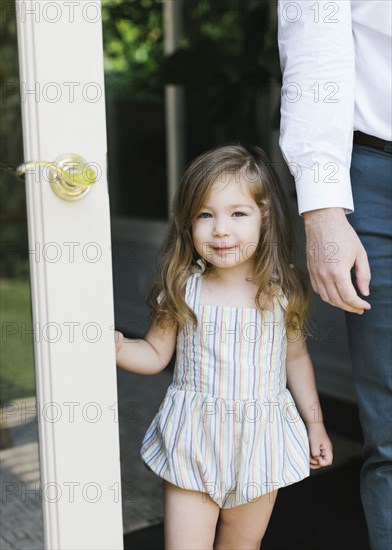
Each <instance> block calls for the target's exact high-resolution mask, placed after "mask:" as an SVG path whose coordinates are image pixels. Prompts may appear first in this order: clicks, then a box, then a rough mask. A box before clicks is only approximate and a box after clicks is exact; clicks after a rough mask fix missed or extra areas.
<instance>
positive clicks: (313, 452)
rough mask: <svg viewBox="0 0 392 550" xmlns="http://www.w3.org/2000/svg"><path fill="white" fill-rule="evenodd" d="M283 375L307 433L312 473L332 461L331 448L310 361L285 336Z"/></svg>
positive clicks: (299, 344)
mask: <svg viewBox="0 0 392 550" xmlns="http://www.w3.org/2000/svg"><path fill="white" fill-rule="evenodd" d="M286 372H287V387H288V388H289V390H290V392H291V394H292V396H293V398H294V401H295V403H296V405H297V407H298V409H299V413H300V415H301V417H302V420H303V421H304V423H305V425H306V429H307V432H308V438H309V448H310V463H309V466H310V468H311V469H314V470H317V469H318V468H323V467H325V466H330V465H331V464H332V461H333V445H332V442H331V440H330V439H329V437H328V434H327V432H326V430H325V426H324V422H323V414H322V411H321V407H320V402H319V397H318V394H317V388H316V379H315V376H314V370H313V365H312V361H311V359H310V356H309V353H308V350H307V348H306V344H305V341H304V340H302V339H300V340H298V341H295V336H294V334H293V333H289V334H288V343H287V358H286Z"/></svg>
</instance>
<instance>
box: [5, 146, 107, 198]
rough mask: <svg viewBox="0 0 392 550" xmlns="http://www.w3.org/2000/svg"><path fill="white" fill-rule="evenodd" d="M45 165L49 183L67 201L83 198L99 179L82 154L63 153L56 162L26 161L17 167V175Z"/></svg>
mask: <svg viewBox="0 0 392 550" xmlns="http://www.w3.org/2000/svg"><path fill="white" fill-rule="evenodd" d="M37 166H44V167H46V168H48V175H49V183H50V186H51V188H52V189H53V191H54V193H55V194H56V195H57V196H58V197H60V199H63V200H65V201H77V200H80V199H82V198H83V197H84V196H86V195H87V193H88V192H89V191H90V189H91V186H92V185H94V183H95V182H96V179H97V173H96V171H95V170H94V169H93V168H92V167H91V166H90V164H89V163H88V162H87V161H86V160H85V159H84V158H83V157H81V156H80V155H75V154H74V153H69V154H66V155H61V156H60V157H58V158H57V159H56V160H55V161H54V162H46V161H43V160H39V161H36V162H34V161H33V162H25V163H23V164H21V165H20V166H18V168H17V169H16V175H17V176H23V175H24V174H25V173H26V172H27V171H28V170H31V169H33V168H36V167H37Z"/></svg>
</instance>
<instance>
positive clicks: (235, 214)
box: [233, 212, 246, 218]
mask: <svg viewBox="0 0 392 550" xmlns="http://www.w3.org/2000/svg"><path fill="white" fill-rule="evenodd" d="M233 216H234V217H235V218H240V217H242V216H246V214H245V212H233Z"/></svg>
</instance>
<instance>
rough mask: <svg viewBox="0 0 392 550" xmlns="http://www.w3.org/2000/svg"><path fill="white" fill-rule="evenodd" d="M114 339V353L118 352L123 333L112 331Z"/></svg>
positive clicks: (121, 343) (122, 340) (122, 341)
mask: <svg viewBox="0 0 392 550" xmlns="http://www.w3.org/2000/svg"><path fill="white" fill-rule="evenodd" d="M114 341H115V343H116V353H118V352H119V351H120V349H121V347H122V345H123V343H124V335H123V333H122V332H119V331H118V330H115V331H114Z"/></svg>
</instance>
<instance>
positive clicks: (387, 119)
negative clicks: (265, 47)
mask: <svg viewBox="0 0 392 550" xmlns="http://www.w3.org/2000/svg"><path fill="white" fill-rule="evenodd" d="M391 6H392V2H391V1H390V0H381V1H376V0H360V1H350V0H341V1H335V2H327V1H320V0H305V1H304V0H302V1H301V0H295V1H279V2H278V43H279V54H280V63H281V69H282V73H283V83H282V91H281V92H282V93H281V95H282V97H281V127H280V140H279V145H280V148H281V150H282V154H283V157H284V159H285V160H286V162H287V164H288V166H289V168H290V172H291V173H292V175H293V176H294V178H295V184H296V189H297V197H298V211H299V213H300V214H302V213H303V212H306V211H308V210H315V209H318V208H328V207H341V208H344V209H345V211H346V214H349V213H351V212H353V211H354V204H353V197H352V192H351V182H350V164H351V154H352V140H353V131H354V130H360V131H361V132H364V133H365V134H370V135H372V136H376V137H378V138H381V139H385V140H388V141H391V140H392V112H391V49H392V41H391V35H392V31H391V20H392V13H391ZM373 183H374V182H369V185H372V184H373Z"/></svg>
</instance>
